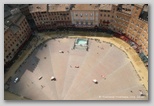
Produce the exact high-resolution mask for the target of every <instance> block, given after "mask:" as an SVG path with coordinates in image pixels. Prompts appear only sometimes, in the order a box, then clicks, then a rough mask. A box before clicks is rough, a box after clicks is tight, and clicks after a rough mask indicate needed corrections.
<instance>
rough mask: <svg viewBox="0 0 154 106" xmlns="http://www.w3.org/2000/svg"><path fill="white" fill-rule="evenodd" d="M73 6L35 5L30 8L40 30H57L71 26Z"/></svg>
mask: <svg viewBox="0 0 154 106" xmlns="http://www.w3.org/2000/svg"><path fill="white" fill-rule="evenodd" d="M70 8H71V4H33V5H31V6H30V7H29V10H30V13H31V15H32V18H33V19H34V22H35V25H36V26H37V28H38V30H44V29H55V28H58V27H68V26H70V25H71V18H70V12H69V10H70Z"/></svg>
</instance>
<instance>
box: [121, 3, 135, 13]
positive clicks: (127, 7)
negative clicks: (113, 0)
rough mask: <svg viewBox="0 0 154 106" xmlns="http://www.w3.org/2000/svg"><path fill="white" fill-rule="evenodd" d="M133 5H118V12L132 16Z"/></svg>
mask: <svg viewBox="0 0 154 106" xmlns="http://www.w3.org/2000/svg"><path fill="white" fill-rule="evenodd" d="M133 7H134V6H133V5H131V4H119V5H118V10H119V11H120V12H123V13H126V14H131V13H132V10H133Z"/></svg>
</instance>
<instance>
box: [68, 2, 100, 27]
mask: <svg viewBox="0 0 154 106" xmlns="http://www.w3.org/2000/svg"><path fill="white" fill-rule="evenodd" d="M99 6H100V5H99V4H76V5H75V6H74V7H73V8H72V10H71V11H70V12H71V21H72V24H73V25H75V27H80V28H84V27H86V28H88V27H90V28H93V27H95V26H99Z"/></svg>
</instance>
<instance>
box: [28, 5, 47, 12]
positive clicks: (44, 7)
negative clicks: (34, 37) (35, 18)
mask: <svg viewBox="0 0 154 106" xmlns="http://www.w3.org/2000/svg"><path fill="white" fill-rule="evenodd" d="M29 11H30V13H34V12H46V11H47V4H33V5H31V6H29Z"/></svg>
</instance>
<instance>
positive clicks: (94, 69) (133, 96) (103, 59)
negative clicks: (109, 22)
mask: <svg viewBox="0 0 154 106" xmlns="http://www.w3.org/2000/svg"><path fill="white" fill-rule="evenodd" d="M76 37H77V36H75V37H68V38H65V37H64V38H57V39H51V40H49V41H47V42H45V43H44V44H41V45H39V46H37V47H36V48H35V50H34V51H33V52H32V54H31V55H29V56H28V58H26V59H25V60H24V61H23V62H22V64H21V65H20V66H19V67H18V68H17V70H16V72H15V74H13V75H12V78H11V79H12V80H11V81H10V82H9V83H10V87H9V89H8V91H9V92H12V93H14V94H16V95H19V96H21V97H26V98H29V99H32V100H147V99H148V93H147V90H146V87H145V86H143V84H142V83H141V79H140V77H139V76H140V75H138V73H137V71H138V70H136V68H135V67H134V66H133V61H131V59H130V58H129V56H128V55H127V53H125V51H123V50H122V48H121V47H117V46H115V45H114V44H112V43H109V42H105V41H102V40H98V39H94V38H89V44H88V46H89V47H88V48H89V49H88V51H86V50H80V49H72V48H73V44H74V41H75V39H76ZM106 39H107V38H106ZM108 39H109V38H108ZM45 45H46V46H45ZM59 50H62V51H64V53H59ZM126 50H127V49H126ZM131 50H132V49H130V50H129V51H131ZM136 58H137V56H136ZM75 66H79V67H78V68H76V67H75ZM140 71H141V70H140ZM51 76H55V78H56V81H51V79H50V78H51ZM17 77H18V78H19V81H18V82H17V83H14V79H15V78H17ZM40 77H42V78H41V79H40V80H39V78H40ZM146 77H147V76H146ZM146 77H145V78H144V79H146ZM93 79H97V81H98V84H94V83H93V82H92V80H93ZM140 91H142V92H143V94H144V96H140Z"/></svg>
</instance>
